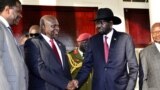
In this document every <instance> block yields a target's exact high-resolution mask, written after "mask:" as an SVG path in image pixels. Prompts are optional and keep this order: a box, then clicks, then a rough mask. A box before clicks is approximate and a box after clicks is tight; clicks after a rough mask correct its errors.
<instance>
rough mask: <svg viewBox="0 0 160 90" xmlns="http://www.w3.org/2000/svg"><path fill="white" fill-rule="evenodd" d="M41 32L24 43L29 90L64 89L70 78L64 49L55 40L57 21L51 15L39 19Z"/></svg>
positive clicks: (57, 28) (57, 30) (57, 27)
mask: <svg viewBox="0 0 160 90" xmlns="http://www.w3.org/2000/svg"><path fill="white" fill-rule="evenodd" d="M40 30H41V34H40V35H39V36H38V37H35V38H31V39H29V40H27V41H26V43H25V60H26V63H27V66H28V69H29V90H65V89H69V84H68V83H69V82H70V80H71V74H70V69H69V65H68V60H67V55H66V50H65V47H64V45H62V43H61V42H59V41H58V40H56V37H57V35H58V33H59V23H58V21H57V19H56V18H55V17H54V16H52V15H45V16H43V17H42V18H41V19H40Z"/></svg>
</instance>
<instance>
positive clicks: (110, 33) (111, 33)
mask: <svg viewBox="0 0 160 90" xmlns="http://www.w3.org/2000/svg"><path fill="white" fill-rule="evenodd" d="M112 35H113V29H112V30H111V31H110V32H109V33H108V34H107V35H106V34H105V35H104V36H107V37H108V38H110V39H111V37H112Z"/></svg>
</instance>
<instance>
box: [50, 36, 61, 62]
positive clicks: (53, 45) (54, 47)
mask: <svg viewBox="0 0 160 90" xmlns="http://www.w3.org/2000/svg"><path fill="white" fill-rule="evenodd" d="M50 42H51V45H52V50H53V52H54V53H55V55H56V57H57V58H58V62H59V63H60V64H62V62H61V59H60V57H59V54H58V51H57V48H56V46H55V44H54V42H53V39H51V40H50Z"/></svg>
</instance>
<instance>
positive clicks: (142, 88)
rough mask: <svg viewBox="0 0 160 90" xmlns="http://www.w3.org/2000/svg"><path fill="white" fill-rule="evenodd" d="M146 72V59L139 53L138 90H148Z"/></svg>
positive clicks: (142, 53)
mask: <svg viewBox="0 0 160 90" xmlns="http://www.w3.org/2000/svg"><path fill="white" fill-rule="evenodd" d="M147 71H148V66H147V58H146V55H144V52H143V51H141V52H140V55H139V90H148V84H147V73H148V72H147Z"/></svg>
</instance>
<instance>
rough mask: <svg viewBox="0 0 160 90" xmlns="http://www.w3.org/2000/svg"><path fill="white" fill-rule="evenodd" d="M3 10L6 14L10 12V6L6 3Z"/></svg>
mask: <svg viewBox="0 0 160 90" xmlns="http://www.w3.org/2000/svg"><path fill="white" fill-rule="evenodd" d="M4 12H6V13H7V14H9V13H10V7H9V6H8V5H7V6H5V8H4Z"/></svg>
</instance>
